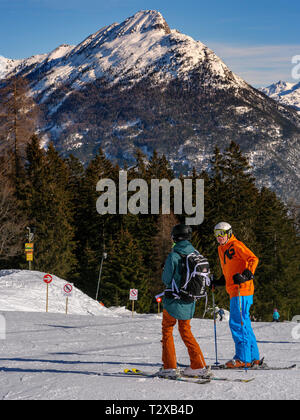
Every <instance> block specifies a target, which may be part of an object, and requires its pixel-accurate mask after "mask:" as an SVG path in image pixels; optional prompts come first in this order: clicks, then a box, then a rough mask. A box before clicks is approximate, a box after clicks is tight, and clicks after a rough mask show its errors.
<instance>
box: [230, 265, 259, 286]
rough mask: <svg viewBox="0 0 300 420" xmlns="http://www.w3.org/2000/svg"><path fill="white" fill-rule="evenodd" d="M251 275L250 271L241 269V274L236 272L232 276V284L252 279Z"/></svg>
mask: <svg viewBox="0 0 300 420" xmlns="http://www.w3.org/2000/svg"><path fill="white" fill-rule="evenodd" d="M253 277H254V276H253V274H252V273H251V271H250V270H248V269H247V268H246V270H244V271H243V274H240V273H236V274H235V275H234V276H233V282H234V284H242V283H245V282H246V281H249V280H252V279H253Z"/></svg>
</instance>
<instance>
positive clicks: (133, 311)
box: [132, 300, 134, 317]
mask: <svg viewBox="0 0 300 420" xmlns="http://www.w3.org/2000/svg"><path fill="white" fill-rule="evenodd" d="M133 312H134V300H132V317H133Z"/></svg>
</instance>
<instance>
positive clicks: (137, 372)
mask: <svg viewBox="0 0 300 420" xmlns="http://www.w3.org/2000/svg"><path fill="white" fill-rule="evenodd" d="M124 373H125V374H126V375H128V376H142V377H147V378H161V379H168V380H172V381H180V382H190V383H194V384H200V385H204V384H208V383H210V382H211V381H224V382H242V383H247V382H251V381H253V380H254V378H249V379H240V378H238V379H232V378H219V377H216V376H212V377H205V376H203V377H201V376H186V375H184V374H183V372H182V373H181V374H180V375H179V376H174V377H168V376H160V375H159V372H156V373H150V372H144V371H142V370H139V369H124ZM195 379H196V381H195Z"/></svg>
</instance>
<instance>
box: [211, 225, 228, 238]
mask: <svg viewBox="0 0 300 420" xmlns="http://www.w3.org/2000/svg"><path fill="white" fill-rule="evenodd" d="M218 231H220V232H221V231H222V232H224V233H225V234H226V233H227V235H228V239H229V238H230V237H231V235H232V227H231V226H230V224H229V223H227V222H220V223H218V224H217V225H216V226H215V228H214V232H215V235H216V232H218Z"/></svg>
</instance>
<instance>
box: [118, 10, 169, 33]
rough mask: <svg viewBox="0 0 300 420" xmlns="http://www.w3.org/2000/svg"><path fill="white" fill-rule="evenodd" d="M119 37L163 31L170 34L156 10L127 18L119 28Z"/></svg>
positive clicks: (165, 23) (145, 11)
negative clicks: (135, 33)
mask: <svg viewBox="0 0 300 420" xmlns="http://www.w3.org/2000/svg"><path fill="white" fill-rule="evenodd" d="M119 29H120V30H119V35H127V34H130V33H134V32H141V33H143V32H147V31H150V30H163V31H164V32H165V33H167V34H168V33H170V32H171V31H170V28H169V26H168V24H167V22H166V21H165V19H164V18H163V16H162V15H161V13H159V12H157V11H156V10H144V11H140V12H137V13H136V14H135V15H133V16H131V17H129V18H127V19H126V20H125V21H124V22H123V23H121V24H120V27H119Z"/></svg>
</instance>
